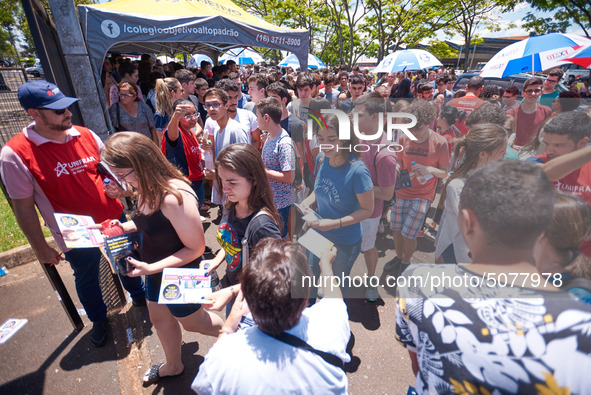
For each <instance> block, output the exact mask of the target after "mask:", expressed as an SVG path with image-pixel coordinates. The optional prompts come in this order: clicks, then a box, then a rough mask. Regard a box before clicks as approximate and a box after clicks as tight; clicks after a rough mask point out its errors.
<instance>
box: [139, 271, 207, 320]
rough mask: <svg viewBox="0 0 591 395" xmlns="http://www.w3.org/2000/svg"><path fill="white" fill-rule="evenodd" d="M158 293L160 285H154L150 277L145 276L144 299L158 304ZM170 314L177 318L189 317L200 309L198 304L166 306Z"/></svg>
mask: <svg viewBox="0 0 591 395" xmlns="http://www.w3.org/2000/svg"><path fill="white" fill-rule="evenodd" d="M159 292H160V284H156V282H155V281H154V280H152V278H151V277H150V276H146V299H147V300H149V301H150V302H155V303H158V294H159ZM166 307H168V310H170V313H171V314H172V315H173V316H175V317H178V318H183V317H187V316H190V315H191V314H193V313H195V312H197V310H199V309H200V308H201V305H200V304H197V303H195V304H167V305H166Z"/></svg>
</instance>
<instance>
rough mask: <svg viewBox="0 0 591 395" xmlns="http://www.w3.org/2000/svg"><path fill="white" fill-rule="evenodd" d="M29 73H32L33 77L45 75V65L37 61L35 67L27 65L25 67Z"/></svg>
mask: <svg viewBox="0 0 591 395" xmlns="http://www.w3.org/2000/svg"><path fill="white" fill-rule="evenodd" d="M25 71H26V72H27V74H31V75H32V76H33V77H43V76H45V73H44V72H43V67H42V66H41V62H36V63H35V65H34V66H33V67H27V68H26V69H25Z"/></svg>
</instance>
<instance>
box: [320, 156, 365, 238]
mask: <svg viewBox="0 0 591 395" xmlns="http://www.w3.org/2000/svg"><path fill="white" fill-rule="evenodd" d="M322 155H323V154H322V153H320V154H319V155H318V158H316V169H317V170H316V182H315V184H314V193H315V194H316V203H317V204H318V208H317V212H318V214H319V215H320V216H321V217H322V218H326V219H337V218H342V217H345V216H347V215H349V214H351V213H353V212H354V211H357V210H359V201H358V200H357V196H356V195H358V194H361V193H365V192H367V191H371V190H372V189H373V183H372V182H371V175H370V174H369V170H368V169H367V167H366V166H365V164H364V163H363V161H361V160H360V159H356V158H354V157H353V156H351V157H350V158H349V162H347V163H346V164H345V165H343V166H339V167H338V168H335V167H332V166H331V165H330V163H329V160H328V158H326V157H325V158H324V160H323V161H322V164H321V165H320V166H319V165H318V162H319V160H320V157H322ZM321 233H322V235H323V236H324V237H326V238H327V239H329V240H330V241H332V242H333V243H335V244H346V245H351V244H354V243H357V242H358V241H359V240H360V239H361V224H360V223H356V224H353V225H349V226H343V227H342V228H338V229H333V230H328V231H325V232H321Z"/></svg>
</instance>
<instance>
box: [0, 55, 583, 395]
mask: <svg viewBox="0 0 591 395" xmlns="http://www.w3.org/2000/svg"><path fill="white" fill-rule="evenodd" d="M200 66H201V67H200V68H197V69H195V70H187V69H184V68H183V67H182V66H181V65H179V64H177V63H174V62H173V63H170V64H168V65H161V64H158V63H154V64H153V63H152V60H151V57H150V56H149V55H145V56H142V59H141V61H139V62H138V63H137V64H134V63H133V62H130V61H129V60H126V59H123V58H121V57H115V56H113V57H111V58H110V59H106V60H105V64H104V69H103V72H102V78H101V80H102V82H103V84H104V93H105V101H106V103H107V104H108V105H109V116H110V118H111V123H112V125H113V132H114V133H113V135H112V136H110V137H109V138H108V139H107V140H106V141H105V142H104V143H103V142H102V141H101V140H100V139H99V138H98V137H97V136H96V135H95V134H94V133H93V132H92V131H90V130H88V129H85V128H82V127H79V126H73V125H72V122H71V113H70V111H69V107H70V106H71V105H72V104H73V103H75V101H76V100H77V99H75V98H68V97H66V96H65V95H63V94H62V93H61V92H60V91H59V89H58V88H57V87H56V86H55V85H53V84H51V83H48V82H45V81H34V82H29V83H26V84H24V85H23V86H21V87H20V88H19V101H20V103H21V105H22V106H23V108H25V109H26V110H27V112H28V113H29V115H30V116H31V117H32V118H33V120H34V122H33V123H31V124H30V125H29V126H27V127H26V128H24V130H23V133H21V134H20V135H18V136H17V137H15V138H14V139H12V140H11V141H9V142H8V143H7V144H6V146H5V147H4V148H3V149H2V153H1V156H0V171H1V175H2V179H3V181H4V183H5V184H6V187H7V191H8V193H9V195H10V197H11V198H12V199H13V202H14V210H15V215H16V218H17V220H18V222H19V225H20V226H21V228H22V229H23V231H24V233H25V235H26V236H27V238H28V239H29V241H30V243H31V245H32V247H33V249H34V251H35V252H36V254H37V257H38V258H39V260H40V261H41V262H44V263H58V261H59V260H60V254H59V253H58V251H56V250H54V249H52V248H51V247H49V246H48V245H47V244H46V242H45V239H44V238H43V237H42V233H41V226H40V224H39V221H38V220H37V217H36V213H35V210H34V205H37V206H38V207H39V209H40V211H41V214H42V216H43V218H44V219H45V221H46V223H47V225H48V226H49V227H50V229H51V230H52V233H53V235H54V237H55V239H56V240H57V241H58V246H59V247H60V249H62V250H63V251H67V249H66V248H65V245H64V244H63V239H62V237H61V235H60V233H59V230H58V228H57V225H56V224H55V220H54V219H53V215H52V214H53V213H54V212H68V213H74V214H85V215H90V216H92V217H93V219H94V220H95V222H96V223H97V224H101V223H103V224H104V221H105V220H111V222H110V225H111V226H116V227H119V228H120V229H121V231H122V232H133V231H140V232H141V233H142V235H143V241H142V245H141V251H140V256H141V259H134V258H130V259H129V260H128V262H129V265H130V266H131V268H132V270H131V271H130V273H129V274H128V275H127V276H122V277H121V279H122V281H123V284H124V286H125V288H126V289H127V290H128V291H129V292H130V294H131V296H132V299H133V300H134V304H135V305H138V306H141V305H143V304H147V307H148V311H149V314H150V319H151V321H152V323H153V325H154V327H155V329H156V332H157V335H158V338H159V340H160V342H161V344H162V347H163V349H164V353H165V356H166V361H165V362H163V363H159V364H156V365H153V366H152V367H150V369H148V370H147V371H146V372H145V374H144V376H143V377H142V383H143V385H144V386H149V385H151V384H153V383H155V382H156V381H158V380H159V379H160V378H162V377H166V376H176V375H179V374H181V373H182V372H183V370H184V367H183V364H182V362H181V341H182V331H181V325H182V327H183V328H184V329H185V330H188V331H196V332H200V333H203V334H205V335H211V336H219V338H218V341H217V343H216V344H215V345H214V346H213V347H212V348H211V350H209V352H208V353H207V355H206V356H205V360H204V362H203V363H202V365H201V367H200V369H199V373H198V375H197V377H196V378H195V380H194V382H193V385H192V388H193V389H194V390H195V391H196V392H197V393H199V394H209V393H212V394H213V393H216V394H217V393H255V392H257V393H259V392H261V386H264V389H265V391H264V392H273V393H275V392H277V393H311V392H321V393H324V392H326V393H346V392H347V385H348V384H347V375H346V373H345V370H344V368H343V366H344V364H345V363H347V362H349V360H350V356H349V355H348V354H347V352H346V347H347V344H348V342H349V338H350V329H349V324H348V315H347V305H346V304H345V301H344V300H346V299H347V298H348V297H349V296H350V295H351V289H350V286H349V285H347V284H346V283H343V284H342V286H340V287H325V286H318V284H317V283H315V282H313V283H311V284H307V283H305V282H304V281H303V279H304V278H305V277H310V276H311V277H313V278H321V277H323V276H338V277H340V278H342V277H346V276H348V275H349V274H350V273H351V271H352V269H353V266H354V264H355V263H356V261H357V260H358V259H357V258H358V257H359V255H363V257H364V261H365V265H366V271H365V272H366V274H367V275H368V276H370V277H373V276H376V274H379V273H376V272H378V271H379V270H378V249H377V247H376V241H377V238H378V235H379V234H380V233H382V234H383V233H385V229H386V228H389V229H390V230H391V232H392V238H393V240H394V249H395V250H394V251H392V252H386V254H387V255H388V254H390V256H392V255H394V258H393V259H389V260H388V262H387V263H386V264H385V266H384V267H383V271H384V273H385V274H388V275H390V276H395V277H399V276H403V277H404V276H419V277H420V276H424V275H425V273H429V275H432V276H437V275H441V276H445V275H449V276H461V275H464V274H466V273H468V274H470V275H471V276H474V277H477V278H488V279H490V275H491V273H492V274H495V275H497V276H500V275H505V276H507V275H508V274H511V273H520V274H526V275H527V278H528V280H527V281H524V282H523V283H519V286H517V285H515V287H512V289H511V290H509V291H507V290H506V289H504V288H502V287H501V285H500V284H499V283H495V284H492V285H491V283H490V282H486V283H485V284H484V285H481V286H480V287H478V289H476V290H475V291H474V290H472V291H461V290H459V289H458V288H457V287H452V286H449V287H445V286H444V287H442V288H441V289H437V292H435V293H436V295H434V294H433V292H430V291H427V290H426V289H425V288H424V287H408V288H407V289H405V287H399V289H398V297H397V299H396V333H392V337H393V338H394V337H395V338H396V339H397V340H398V341H399V342H400V343H401V344H402V345H403V346H404V347H406V348H407V349H408V351H409V355H410V359H411V361H412V369H413V372H414V374H415V375H416V377H417V381H416V391H417V392H418V393H421V394H423V393H450V392H460V393H464V392H469V393H474V391H475V390H477V391H478V392H479V393H530V392H534V391H538V390H540V388H542V387H543V388H546V387H547V388H549V390H548V391H550V388H562V389H565V388H567V389H569V390H570V391H571V392H572V393H585V389H588V388H590V387H591V383H590V382H589V379H588V378H587V375H586V373H585V369H586V368H587V367H588V366H589V364H590V363H591V358H590V357H589V353H590V352H591V341H590V340H589V337H588V333H589V330H588V327H589V324H590V319H589V317H591V314H590V313H591V306H589V303H591V270H590V269H589V268H590V267H591V266H590V265H591V260H590V257H591V248H590V246H591V241H590V240H589V239H590V238H591V206H590V205H591V146H590V144H589V142H590V140H591V114H590V112H589V111H588V110H587V107H586V106H585V105H584V104H585V100H584V98H581V93H579V92H574V91H573V90H572V89H571V90H569V91H565V92H560V93H559V92H557V91H556V84H557V83H558V82H559V81H560V79H561V77H562V71H561V70H552V71H550V72H549V73H548V74H547V76H546V77H545V79H541V78H538V77H532V78H530V79H528V80H527V81H525V83H524V84H523V89H522V91H519V89H518V88H517V87H515V86H511V87H509V88H507V89H503V88H501V87H500V86H496V85H487V86H485V83H484V80H483V79H482V78H481V77H478V76H476V77H472V78H471V79H470V80H469V82H468V83H467V85H466V86H465V87H464V86H462V87H457V86H455V85H454V83H455V81H456V78H457V77H456V76H455V73H454V71H453V69H445V68H441V69H439V70H437V71H436V70H432V71H429V72H428V73H425V72H423V71H417V72H412V71H406V72H398V73H390V74H384V75H381V76H378V77H379V78H376V76H373V75H372V74H370V73H368V72H367V70H363V71H362V70H361V69H360V68H359V67H357V66H355V67H353V69H352V70H351V71H350V70H348V69H347V68H346V67H344V66H341V67H337V68H335V69H333V70H328V69H323V70H318V71H316V72H299V71H294V70H292V69H291V68H286V69H279V68H270V69H266V68H264V67H260V66H256V65H255V66H251V67H239V66H238V65H236V64H235V63H234V62H231V61H230V62H227V63H226V64H224V65H219V66H215V67H213V68H212V67H211V64H210V63H209V62H207V61H204V62H202V63H201V65H200ZM454 89H457V90H454ZM521 95H522V96H523V99H522V100H521V98H520V97H521ZM332 110H340V112H338V111H337V112H335V111H332ZM392 113H395V114H394V118H392V117H391V116H390V115H388V114H392ZM408 120H412V122H411V123H410V124H408ZM394 124H395V125H396V127H394V128H392V127H391V125H394ZM404 124H408V125H410V126H409V127H408V128H407V129H404V128H403V127H401V125H404ZM56 160H57V164H56ZM99 160H102V161H103V162H105V163H106V164H107V165H108V166H109V167H110V168H111V170H112V172H113V173H114V175H115V177H116V178H117V180H118V182H119V183H122V184H125V185H127V186H128V187H129V188H127V190H124V189H117V191H116V192H113V191H112V190H111V191H105V190H104V187H103V178H104V176H103V175H100V174H98V173H97V171H96V162H98V161H99ZM62 163H65V166H66V167H65V169H66V170H64V171H61V172H60V171H58V169H59V168H60V165H62ZM58 179H59V180H58ZM58 182H59V183H58ZM57 185H59V187H57ZM72 191H76V194H77V195H79V194H80V192H81V191H83V192H84V193H85V198H84V199H79V200H77V201H72V199H70V198H69V196H72ZM130 191H131V192H130ZM126 196H127V197H131V198H133V199H134V200H135V202H136V203H135V206H134V207H133V208H132V210H131V214H130V216H129V217H126V216H125V215H122V212H123V210H122V209H123V206H122V205H121V203H120V202H119V200H118V198H124V197H126ZM216 206H217V207H218V210H217V213H218V218H217V219H214V218H211V219H212V220H213V222H214V223H217V224H218V228H217V233H216V235H217V241H218V244H219V246H206V245H205V237H204V231H203V226H202V222H203V221H205V220H207V216H212V215H213V213H215V212H216V211H215V210H213V208H214V207H216ZM296 206H297V210H296ZM302 215H306V220H305V221H304V220H303V219H302ZM310 216H312V217H313V218H310ZM107 222H108V221H107ZM101 226H103V225H98V227H99V228H101ZM307 231H313V232H315V233H314V235H317V236H314V237H316V240H317V241H318V240H321V239H322V240H324V239H326V240H328V241H329V242H330V243H328V244H326V245H327V246H328V247H326V248H325V249H324V251H323V252H321V253H319V252H317V251H312V250H313V249H312V248H310V249H309V250H306V249H304V248H303V247H302V246H301V245H298V243H297V241H298V239H299V237H300V236H301V235H302V234H303V233H305V232H307ZM425 236H427V237H432V238H433V239H434V244H435V259H434V262H432V264H431V265H427V267H425V265H419V264H415V263H416V258H413V256H414V255H415V251H416V249H417V239H418V238H420V237H425ZM81 250H82V249H72V250H69V251H67V252H66V254H65V258H66V259H67V260H68V261H69V262H70V264H71V265H72V267H73V268H74V275H75V278H76V289H77V292H78V295H79V297H80V300H81V302H82V304H83V306H84V308H85V310H86V311H87V313H88V316H89V318H90V320H91V321H92V322H93V330H92V333H91V341H92V342H93V344H94V345H96V346H102V345H103V344H104V343H105V341H106V337H107V332H108V330H107V329H108V325H107V321H106V308H105V307H104V303H103V302H102V297H101V295H100V289H99V288H98V259H99V257H100V253H98V251H96V253H95V251H94V249H84V250H83V251H81ZM214 250H218V252H217V253H214ZM222 264H224V266H222ZM457 264H461V265H459V266H458V265H457ZM180 266H182V267H199V268H202V269H205V270H207V272H208V273H209V274H210V275H212V276H213V274H214V272H216V273H217V270H219V269H220V268H223V269H225V275H224V276H223V278H222V289H220V290H219V291H216V292H214V293H212V295H211V297H210V302H211V303H210V304H207V305H203V306H202V305H199V304H190V305H161V304H158V303H157V295H158V290H159V286H160V281H161V276H162V270H163V269H164V268H167V267H180ZM536 274H537V276H538V278H540V276H542V277H541V278H545V279H546V281H534V279H535V278H536V277H535V275H536ZM141 276H144V279H145V283H144V281H142V280H141ZM487 276H488V277H487ZM557 279H559V280H560V281H558V280H557ZM549 280H550V281H549ZM548 281H549V282H550V284H548ZM364 287H365V299H366V300H367V302H368V303H373V302H375V301H376V300H377V299H379V298H380V292H379V287H376V286H375V285H368V284H365V285H364ZM296 289H297V290H298V291H301V293H298V297H293V296H292V293H293V292H294V290H296ZM464 292H467V293H464ZM471 292H472V293H471ZM503 292H508V293H503ZM343 298H344V299H343ZM503 298H504V299H503ZM224 309H225V312H226V319H225V320H223V319H222V318H221V316H220V314H219V313H216V311H222V310H224ZM179 324H181V325H179ZM314 354H316V355H314ZM238 364H239V365H238ZM237 366H240V367H241V368H240V369H237V368H236V367H237ZM495 391H496V392H495ZM542 392H543V391H542Z"/></svg>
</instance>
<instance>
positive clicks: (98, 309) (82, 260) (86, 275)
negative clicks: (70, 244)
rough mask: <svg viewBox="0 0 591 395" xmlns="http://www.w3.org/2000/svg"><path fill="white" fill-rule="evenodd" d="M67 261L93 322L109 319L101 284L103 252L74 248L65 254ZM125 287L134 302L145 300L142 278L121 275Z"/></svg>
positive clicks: (82, 301)
mask: <svg viewBox="0 0 591 395" xmlns="http://www.w3.org/2000/svg"><path fill="white" fill-rule="evenodd" d="M65 256H66V260H67V261H68V262H70V266H71V267H72V269H73V270H74V282H75V284H76V293H78V298H79V299H80V302H81V303H82V306H83V307H84V310H86V314H87V315H88V318H89V319H90V321H92V322H103V321H105V320H106V319H107V306H106V305H105V302H104V301H103V296H102V293H101V287H100V283H99V266H100V260H101V252H100V250H99V249H98V248H74V249H72V250H70V251H68V252H66V253H65ZM119 278H120V279H121V283H122V284H123V287H124V288H125V289H126V290H127V291H128V292H129V294H130V295H131V298H132V299H133V300H140V299H143V298H145V292H144V282H143V281H142V278H141V277H127V276H121V275H119Z"/></svg>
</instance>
